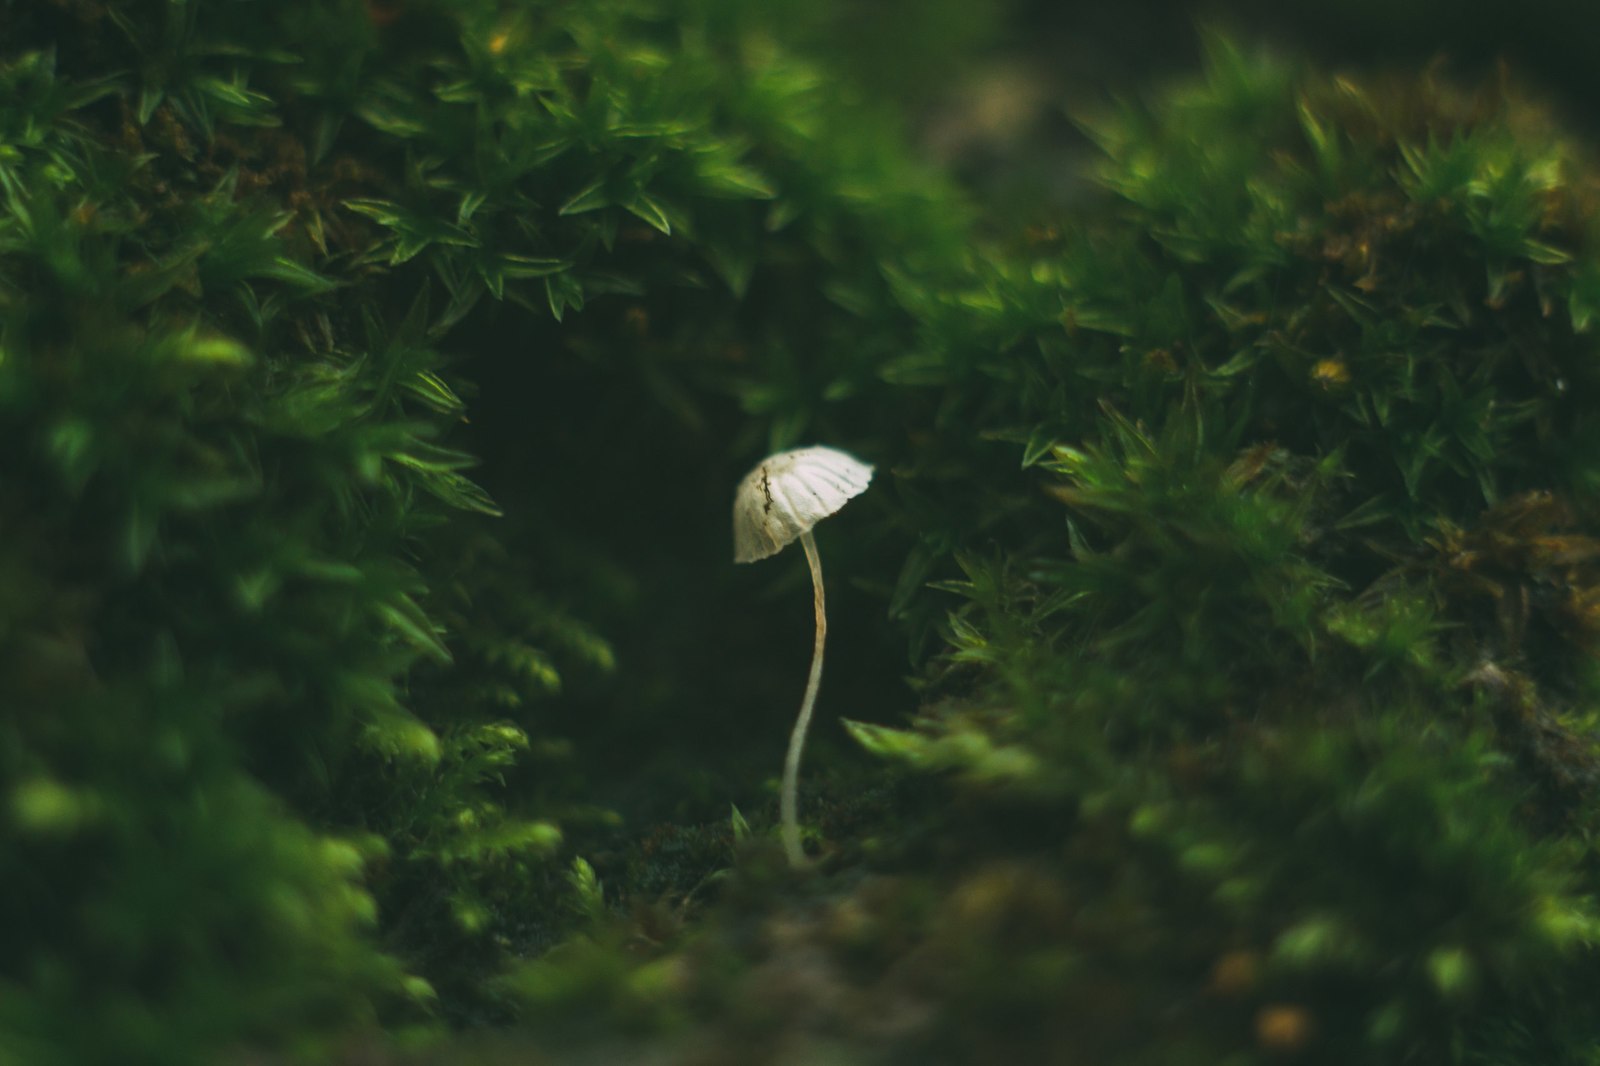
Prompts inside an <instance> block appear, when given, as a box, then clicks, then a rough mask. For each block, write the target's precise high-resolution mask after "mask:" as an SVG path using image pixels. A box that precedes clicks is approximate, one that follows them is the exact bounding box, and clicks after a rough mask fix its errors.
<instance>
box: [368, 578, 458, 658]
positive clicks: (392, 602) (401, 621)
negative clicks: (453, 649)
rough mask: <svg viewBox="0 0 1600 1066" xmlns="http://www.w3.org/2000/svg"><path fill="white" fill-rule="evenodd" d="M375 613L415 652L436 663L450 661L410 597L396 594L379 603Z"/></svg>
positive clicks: (433, 630) (431, 624) (446, 650)
mask: <svg viewBox="0 0 1600 1066" xmlns="http://www.w3.org/2000/svg"><path fill="white" fill-rule="evenodd" d="M377 611H378V614H379V616H380V617H382V618H383V619H384V620H385V621H386V622H388V623H389V624H390V625H391V626H393V627H394V628H395V629H396V630H397V631H398V632H399V633H400V634H402V635H403V636H404V637H405V638H406V639H407V640H408V641H409V642H410V644H411V645H412V646H413V647H415V648H416V649H417V650H419V651H421V652H423V653H424V654H426V655H428V656H429V657H431V658H433V659H435V660H436V661H438V662H441V663H447V662H449V661H450V651H449V649H448V648H446V647H445V646H444V642H443V641H442V640H440V639H439V631H438V630H437V629H436V628H435V626H434V624H433V622H432V621H430V620H429V618H428V616H427V615H426V614H425V613H424V612H423V610H422V608H421V607H420V606H419V605H418V604H417V602H416V601H415V600H413V599H412V598H411V597H410V596H408V595H406V594H405V593H403V592H401V593H396V594H394V595H393V596H391V597H390V598H389V599H387V600H385V601H383V602H382V603H379V604H378V606H377Z"/></svg>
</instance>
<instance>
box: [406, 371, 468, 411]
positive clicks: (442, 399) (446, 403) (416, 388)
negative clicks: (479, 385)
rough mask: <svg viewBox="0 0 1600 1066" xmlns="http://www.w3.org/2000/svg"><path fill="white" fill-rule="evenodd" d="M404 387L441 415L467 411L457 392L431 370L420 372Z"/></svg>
mask: <svg viewBox="0 0 1600 1066" xmlns="http://www.w3.org/2000/svg"><path fill="white" fill-rule="evenodd" d="M403 387H404V388H405V390H406V391H407V392H409V393H411V395H413V396H415V397H416V398H417V399H419V400H421V401H422V402H423V403H425V404H427V405H428V406H429V407H431V408H432V409H433V410H435V411H438V412H439V413H440V414H444V415H453V414H459V413H460V412H462V411H464V410H465V409H466V404H465V403H464V402H463V401H462V399H461V397H460V396H457V395H456V392H455V390H454V389H452V388H451V387H450V386H449V385H448V384H447V383H446V382H445V380H444V379H443V378H441V377H440V376H439V375H438V374H435V373H434V372H433V371H431V370H421V371H418V372H417V373H416V374H415V375H413V376H412V377H411V378H410V379H409V380H407V381H406V382H405V384H404V386H403Z"/></svg>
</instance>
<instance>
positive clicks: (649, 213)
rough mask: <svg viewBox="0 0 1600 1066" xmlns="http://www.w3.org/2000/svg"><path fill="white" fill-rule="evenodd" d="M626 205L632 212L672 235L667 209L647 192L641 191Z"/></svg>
mask: <svg viewBox="0 0 1600 1066" xmlns="http://www.w3.org/2000/svg"><path fill="white" fill-rule="evenodd" d="M626 207H627V210H628V212H629V213H630V214H632V215H634V216H636V217H638V218H641V219H643V220H644V221H646V222H648V223H649V224H650V225H651V226H652V227H653V228H655V229H658V230H660V231H661V232H662V233H664V234H666V235H667V236H669V237H670V236H672V223H671V222H669V221H668V220H667V213H666V211H665V210H664V209H663V208H662V206H661V204H660V203H659V202H657V201H656V200H655V199H653V198H652V197H651V196H649V195H648V194H647V193H640V194H639V195H638V196H637V197H635V198H634V200H633V201H632V202H631V203H629V204H627V205H626Z"/></svg>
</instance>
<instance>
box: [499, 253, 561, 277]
mask: <svg viewBox="0 0 1600 1066" xmlns="http://www.w3.org/2000/svg"><path fill="white" fill-rule="evenodd" d="M499 267H500V273H502V274H503V275H505V276H506V277H508V278H542V277H545V276H547V275H550V274H555V273H558V272H560V271H563V270H570V269H571V268H572V263H571V262H570V261H568V260H566V259H541V258H539V257H537V256H531V255H502V256H500V258H499Z"/></svg>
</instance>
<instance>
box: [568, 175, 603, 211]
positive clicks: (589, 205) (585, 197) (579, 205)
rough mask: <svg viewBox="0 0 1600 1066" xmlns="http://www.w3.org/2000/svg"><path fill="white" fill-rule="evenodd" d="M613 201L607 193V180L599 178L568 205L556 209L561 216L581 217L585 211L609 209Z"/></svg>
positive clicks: (584, 188) (585, 187)
mask: <svg viewBox="0 0 1600 1066" xmlns="http://www.w3.org/2000/svg"><path fill="white" fill-rule="evenodd" d="M612 202H613V201H612V199H611V197H610V196H609V195H607V193H606V191H605V179H604V178H603V177H602V178H597V179H595V180H594V181H593V182H591V183H590V184H588V185H586V186H584V187H583V189H582V190H580V191H579V192H578V193H576V194H575V195H574V196H573V197H572V198H571V199H569V200H568V201H567V202H566V203H564V204H562V205H561V206H560V207H559V208H557V209H556V213H557V214H559V215H579V214H582V213H583V212H585V211H595V210H598V209H599V208H602V207H609V206H611V204H612Z"/></svg>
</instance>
